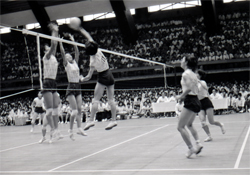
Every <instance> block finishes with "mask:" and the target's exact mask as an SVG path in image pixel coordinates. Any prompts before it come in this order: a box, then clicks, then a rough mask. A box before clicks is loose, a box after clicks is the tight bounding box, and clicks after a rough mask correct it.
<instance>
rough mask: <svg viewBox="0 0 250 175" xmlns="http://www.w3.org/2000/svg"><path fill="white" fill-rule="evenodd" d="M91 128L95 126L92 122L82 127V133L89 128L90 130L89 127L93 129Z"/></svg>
mask: <svg viewBox="0 0 250 175" xmlns="http://www.w3.org/2000/svg"><path fill="white" fill-rule="evenodd" d="M93 126H95V123H94V122H93V121H92V122H88V123H87V124H86V126H85V127H84V129H83V130H84V131H86V130H88V129H89V128H91V127H93Z"/></svg>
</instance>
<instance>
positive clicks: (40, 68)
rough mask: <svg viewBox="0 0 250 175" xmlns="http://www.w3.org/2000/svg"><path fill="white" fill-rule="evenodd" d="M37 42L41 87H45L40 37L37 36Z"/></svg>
mask: <svg viewBox="0 0 250 175" xmlns="http://www.w3.org/2000/svg"><path fill="white" fill-rule="evenodd" d="M36 44H37V58H38V67H39V82H40V89H41V90H42V89H43V81H42V64H41V56H40V37H39V35H37V36H36Z"/></svg>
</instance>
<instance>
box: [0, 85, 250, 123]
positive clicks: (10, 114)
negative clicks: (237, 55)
mask: <svg viewBox="0 0 250 175" xmlns="http://www.w3.org/2000/svg"><path fill="white" fill-rule="evenodd" d="M208 87H209V93H210V98H211V99H222V98H226V99H227V101H228V102H227V104H228V109H227V110H226V112H250V85H249V82H248V81H246V82H237V81H236V82H233V83H228V82H222V83H220V84H215V83H208ZM180 93H181V88H180V87H168V88H154V89H138V90H116V91H115V102H116V104H117V118H118V119H127V118H132V117H133V116H137V117H143V116H144V117H155V118H156V117H161V116H162V115H161V114H160V115H159V114H153V113H152V103H159V102H162V99H166V100H165V102H176V101H175V96H176V95H178V94H180ZM82 94H83V105H82V112H83V116H85V117H86V116H89V112H90V109H91V102H92V98H93V92H85V91H83V93H82ZM60 97H61V101H62V105H61V116H63V115H64V116H67V117H66V122H67V118H69V117H68V115H70V108H69V106H68V102H67V101H66V100H65V96H64V94H60ZM32 100H33V99H32V98H31V97H27V96H26V97H25V96H24V97H18V98H16V97H12V98H6V99H4V100H1V103H0V111H1V114H0V115H1V117H3V118H5V119H6V120H7V119H8V118H9V121H12V123H14V122H13V121H14V120H15V117H27V116H29V117H30V115H31V112H32V111H31V103H32ZM217 114H221V113H220V111H218V113H217ZM164 115H165V116H168V117H171V116H175V113H173V112H172V113H168V114H164ZM109 118H110V108H109V106H108V103H107V96H106V95H104V97H103V98H102V99H101V102H100V105H99V112H98V113H97V115H96V120H98V121H102V120H107V119H109ZM61 121H62V122H63V121H64V122H65V119H61ZM83 121H85V119H84V120H83Z"/></svg>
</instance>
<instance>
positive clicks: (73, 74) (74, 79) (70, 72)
mask: <svg viewBox="0 0 250 175" xmlns="http://www.w3.org/2000/svg"><path fill="white" fill-rule="evenodd" d="M65 70H66V72H67V77H68V81H69V82H70V83H79V77H80V75H79V67H78V64H77V63H76V61H75V60H74V61H73V63H69V62H68V63H67V65H66V66H65Z"/></svg>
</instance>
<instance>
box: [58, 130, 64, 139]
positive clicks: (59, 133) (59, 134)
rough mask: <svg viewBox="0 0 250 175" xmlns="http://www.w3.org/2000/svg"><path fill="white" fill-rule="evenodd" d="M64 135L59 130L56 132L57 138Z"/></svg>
mask: <svg viewBox="0 0 250 175" xmlns="http://www.w3.org/2000/svg"><path fill="white" fill-rule="evenodd" d="M63 138H64V136H63V135H62V133H61V132H60V131H58V132H57V140H60V139H63Z"/></svg>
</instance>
